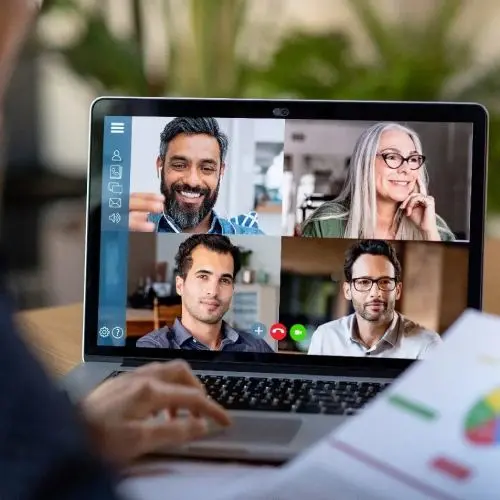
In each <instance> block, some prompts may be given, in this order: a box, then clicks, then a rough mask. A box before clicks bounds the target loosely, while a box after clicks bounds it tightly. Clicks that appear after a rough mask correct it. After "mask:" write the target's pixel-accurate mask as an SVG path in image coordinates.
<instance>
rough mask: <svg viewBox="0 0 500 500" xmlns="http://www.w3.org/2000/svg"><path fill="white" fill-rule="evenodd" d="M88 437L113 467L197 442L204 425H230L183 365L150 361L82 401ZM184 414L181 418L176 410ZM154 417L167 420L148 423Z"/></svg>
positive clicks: (100, 388)
mask: <svg viewBox="0 0 500 500" xmlns="http://www.w3.org/2000/svg"><path fill="white" fill-rule="evenodd" d="M82 408H83V412H84V417H85V418H86V420H87V422H88V424H89V426H90V430H91V434H92V436H93V438H94V440H95V442H96V444H97V446H98V449H99V450H100V451H101V453H102V455H103V456H104V458H105V459H106V460H108V461H110V462H112V463H114V464H115V465H119V466H120V465H125V464H127V463H128V462H130V461H131V460H133V459H135V458H138V457H140V456H141V455H144V454H146V453H150V452H155V451H158V450H159V449H161V448H165V447H169V446H177V445H181V444H184V443H186V442H188V441H192V440H194V439H197V438H201V437H203V436H204V435H206V433H207V432H208V429H209V428H208V421H209V420H211V421H212V422H215V423H217V424H219V425H221V426H228V425H229V424H230V419H229V416H228V414H227V413H226V411H225V410H224V409H223V408H222V407H221V406H219V405H218V404H217V403H215V402H213V401H211V400H210V399H209V398H208V397H207V395H206V393H205V390H204V388H203V386H202V385H201V383H200V382H199V381H198V379H197V378H196V376H195V375H194V374H193V373H192V371H191V370H190V368H189V366H188V365H187V363H185V362H182V361H172V362H169V363H152V364H149V365H146V366H143V367H141V368H138V369H137V370H135V371H133V372H130V373H126V374H123V375H120V376H118V377H116V378H113V379H110V380H108V381H106V382H104V383H103V384H102V385H100V386H99V387H98V388H97V389H96V390H95V391H94V392H92V393H91V394H90V395H89V396H88V397H87V398H86V399H85V400H84V401H83V403H82ZM183 410H185V411H187V412H188V414H187V415H185V416H182V417H181V416H179V411H183ZM158 413H163V415H164V416H165V418H157V419H152V418H151V417H154V416H155V415H158Z"/></svg>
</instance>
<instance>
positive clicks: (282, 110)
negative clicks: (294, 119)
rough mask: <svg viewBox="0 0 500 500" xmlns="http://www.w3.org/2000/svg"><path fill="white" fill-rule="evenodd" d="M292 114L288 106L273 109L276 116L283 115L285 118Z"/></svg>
mask: <svg viewBox="0 0 500 500" xmlns="http://www.w3.org/2000/svg"><path fill="white" fill-rule="evenodd" d="M289 114H290V110H289V109H288V108H274V109H273V115H274V116H281V117H282V118H284V117H285V116H288V115H289Z"/></svg>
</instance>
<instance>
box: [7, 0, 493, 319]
mask: <svg viewBox="0 0 500 500" xmlns="http://www.w3.org/2000/svg"><path fill="white" fill-rule="evenodd" d="M45 4H46V5H45V7H44V12H43V13H42V15H41V19H40V22H39V24H38V26H37V29H36V30H34V32H33V34H32V38H31V40H30V43H29V44H27V46H26V48H25V51H24V57H23V60H22V64H21V65H20V66H19V68H18V71H17V73H16V75H15V78H14V81H13V82H12V85H11V89H10V95H9V99H8V101H7V102H8V106H7V117H6V124H5V125H6V131H7V150H6V157H5V162H6V164H7V172H6V177H5V178H4V183H5V188H6V196H5V198H4V207H3V209H4V214H5V218H4V219H3V226H2V237H3V240H4V242H5V245H6V252H7V257H8V259H9V261H10V269H11V274H10V282H11V285H12V287H13V288H14V289H15V291H16V297H17V301H18V305H19V307H21V308H36V307H43V306H56V305H64V304H69V303H76V302H81V300H82V297H83V259H84V222H85V204H84V203H85V191H86V167H87V150H88V109H89V106H90V103H91V102H92V100H93V99H94V98H95V97H97V96H99V95H136V96H183V95H184V96H202V97H269V98H272V97H276V98H278V97H279V98H282V97H298V98H306V99H360V100H376V99H389V100H398V101H401V100H420V101H421V100H447V101H453V100H457V101H479V102H481V103H483V104H485V105H486V106H487V107H488V108H489V112H490V119H491V131H490V146H489V147H490V151H489V153H490V158H489V182H488V211H487V215H488V230H487V240H486V250H485V262H486V263H485V267H486V269H485V298H484V301H485V302H484V303H485V309H486V310H488V311H490V312H497V313H500V300H499V299H498V297H497V293H498V292H497V283H498V282H499V281H500V263H499V262H498V259H495V256H496V255H498V253H499V252H500V216H499V215H500V165H499V163H500V109H499V97H498V96H499V95H500V92H499V90H500V69H499V68H500V66H499V63H500V43H498V42H499V36H500V35H499V32H498V21H499V19H500V3H499V2H498V1H496V0H481V2H478V1H475V0H463V1H460V0H439V1H438V0H420V1H419V2H415V1H414V0H371V1H369V0H309V1H308V2H304V1H303V0H252V1H250V0H213V1H210V2H206V1H205V0H148V1H147V2H144V1H140V0H81V1H80V0H45ZM271 12H272V15H269V14H270V13H271Z"/></svg>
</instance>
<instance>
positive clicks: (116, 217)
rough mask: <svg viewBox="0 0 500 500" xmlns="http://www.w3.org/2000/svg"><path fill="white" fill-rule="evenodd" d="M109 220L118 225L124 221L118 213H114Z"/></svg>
mask: <svg viewBox="0 0 500 500" xmlns="http://www.w3.org/2000/svg"><path fill="white" fill-rule="evenodd" d="M108 218H109V220H110V221H111V222H112V223H113V224H118V223H119V222H120V221H121V220H122V217H121V215H120V214H119V213H118V212H113V213H112V214H111V215H110V216H109V217H108Z"/></svg>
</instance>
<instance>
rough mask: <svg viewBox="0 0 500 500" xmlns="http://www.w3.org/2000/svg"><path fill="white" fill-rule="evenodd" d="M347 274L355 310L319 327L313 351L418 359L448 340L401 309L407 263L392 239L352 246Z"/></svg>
mask: <svg viewBox="0 0 500 500" xmlns="http://www.w3.org/2000/svg"><path fill="white" fill-rule="evenodd" d="M344 275H345V282H344V284H343V291H344V296H345V298H346V299H347V300H350V301H352V305H353V308H354V311H355V312H354V314H351V315H349V316H346V317H343V318H340V319H337V320H335V321H331V322H329V323H325V324H323V325H321V326H320V327H318V329H317V330H316V331H315V332H314V334H313V336H312V339H311V344H310V346H309V354H322V355H329V356H371V357H386V358H406V359H417V358H423V357H425V355H426V354H427V353H428V352H429V351H430V349H432V348H433V347H435V346H436V345H438V344H440V343H441V342H442V340H441V337H440V336H439V335H438V334H437V333H436V332H433V331H430V330H427V329H425V328H424V327H422V326H420V325H418V324H416V323H414V322H413V321H411V320H409V319H408V318H405V317H404V316H403V315H402V314H400V313H398V312H396V310H395V307H396V301H397V300H398V299H399V298H400V296H401V291H402V287H403V284H402V281H401V264H400V262H399V260H398V258H397V255H396V252H395V250H394V248H393V247H392V246H391V245H390V244H389V243H387V242H385V241H383V240H361V241H359V242H357V243H355V244H354V245H352V246H351V247H350V248H349V249H348V251H347V253H346V258H345V262H344Z"/></svg>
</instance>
